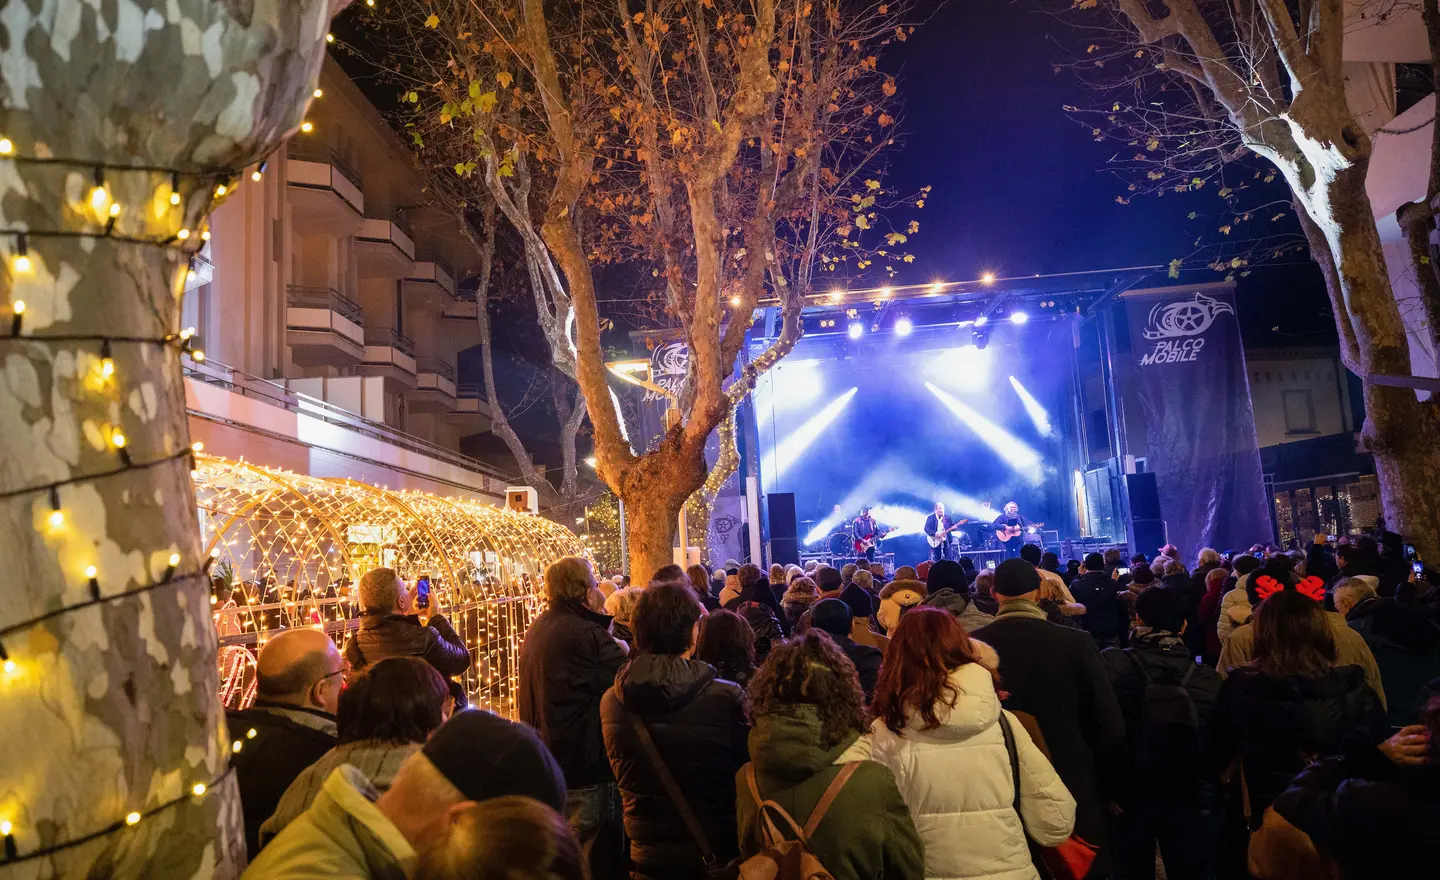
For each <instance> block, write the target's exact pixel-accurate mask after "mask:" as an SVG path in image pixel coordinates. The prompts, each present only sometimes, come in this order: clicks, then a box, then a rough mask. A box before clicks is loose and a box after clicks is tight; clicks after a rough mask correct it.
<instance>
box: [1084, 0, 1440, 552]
mask: <svg viewBox="0 0 1440 880" xmlns="http://www.w3.org/2000/svg"><path fill="white" fill-rule="evenodd" d="M1067 20H1068V21H1070V22H1072V23H1073V24H1076V25H1077V26H1079V27H1080V28H1081V29H1082V30H1081V31H1080V32H1081V33H1082V34H1083V37H1084V42H1083V45H1084V49H1083V51H1082V52H1080V53H1079V56H1080V60H1079V66H1080V68H1081V69H1083V70H1088V71H1089V72H1090V73H1091V75H1092V77H1093V78H1094V79H1098V80H1100V83H1099V84H1100V85H1101V87H1102V88H1103V89H1104V90H1105V91H1104V97H1103V101H1102V102H1101V104H1100V106H1098V107H1096V108H1090V110H1089V115H1088V118H1090V119H1092V120H1093V125H1094V134H1095V136H1096V137H1097V138H1102V139H1103V138H1106V137H1113V138H1115V139H1116V140H1117V141H1119V142H1121V143H1123V144H1124V145H1125V150H1126V152H1127V153H1129V154H1130V159H1129V160H1128V162H1129V164H1130V166H1131V167H1132V169H1134V170H1136V171H1139V172H1141V173H1140V174H1137V175H1135V178H1134V182H1133V188H1134V189H1138V190H1144V189H1147V188H1148V189H1151V190H1160V191H1174V190H1182V191H1189V190H1194V189H1200V188H1204V187H1207V186H1212V187H1215V188H1216V189H1218V190H1220V193H1221V195H1222V197H1224V196H1229V195H1230V194H1231V193H1232V192H1233V191H1234V190H1235V189H1236V182H1235V177H1232V178H1231V179H1230V180H1227V179H1225V178H1224V177H1223V176H1222V175H1224V174H1231V175H1234V176H1236V177H1238V178H1239V180H1241V181H1249V180H1251V179H1253V178H1254V176H1255V175H1257V174H1258V175H1261V180H1262V182H1263V175H1264V174H1267V173H1269V172H1268V168H1269V166H1273V168H1274V169H1275V171H1277V172H1278V174H1279V176H1280V178H1281V179H1283V180H1284V182H1285V183H1286V184H1287V185H1288V187H1289V191H1290V198H1291V202H1292V204H1293V209H1294V214H1295V217H1296V219H1297V220H1298V223H1299V226H1300V229H1301V231H1302V232H1303V235H1304V239H1305V241H1306V243H1307V244H1308V246H1309V250H1310V254H1311V256H1312V257H1313V259H1314V260H1315V261H1316V263H1318V264H1319V266H1320V270H1321V273H1322V275H1323V276H1324V278H1325V282H1326V286H1327V289H1328V291H1329V294H1330V301H1331V306H1332V309H1333V312H1334V315H1335V321H1336V329H1337V330H1338V332H1339V336H1340V353H1341V360H1342V362H1343V363H1344V364H1345V366H1346V367H1347V368H1348V369H1349V370H1350V371H1351V372H1353V373H1355V374H1356V375H1357V376H1359V377H1360V379H1361V381H1362V383H1363V388H1364V402H1365V409H1366V414H1367V418H1366V423H1365V426H1364V429H1363V431H1362V437H1363V440H1364V443H1365V445H1366V447H1367V448H1368V449H1369V450H1370V451H1371V453H1372V454H1373V455H1374V457H1375V463H1376V472H1377V474H1378V477H1379V483H1380V492H1381V498H1382V501H1383V503H1384V507H1385V511H1386V514H1387V521H1388V522H1389V524H1390V527H1391V528H1393V529H1395V530H1397V531H1401V532H1404V533H1405V534H1407V535H1409V536H1411V537H1413V539H1414V541H1415V543H1416V545H1417V547H1420V548H1421V549H1422V552H1428V553H1431V554H1437V553H1440V535H1437V530H1436V524H1437V522H1440V446H1437V445H1436V444H1435V442H1434V436H1435V433H1434V432H1435V428H1436V426H1437V416H1436V412H1435V407H1436V404H1435V403H1434V402H1433V401H1426V402H1421V401H1419V400H1417V399H1416V396H1415V393H1414V392H1413V391H1411V390H1409V389H1407V388H1399V387H1394V386H1391V385H1385V384H1382V383H1381V382H1379V381H1376V377H1383V376H1409V375H1410V374H1411V366H1410V355H1409V348H1408V343H1407V340H1406V334H1405V327H1404V324H1403V322H1402V320H1401V316H1400V312H1399V309H1398V307H1397V305H1396V301H1395V298H1394V295H1393V293H1392V290H1391V285H1390V279H1389V275H1388V273H1387V269H1386V265H1385V261H1384V256H1383V253H1382V250H1381V241H1380V235H1379V232H1378V229H1377V226H1376V221H1375V217H1374V215H1373V213H1372V210H1371V205H1370V200H1369V198H1368V196H1367V194H1366V189H1365V177H1366V173H1367V171H1368V169H1369V159H1370V154H1371V143H1370V138H1369V137H1368V135H1367V134H1366V132H1365V130H1364V128H1363V127H1362V126H1361V125H1360V124H1358V123H1357V122H1356V120H1355V117H1354V116H1353V114H1352V113H1351V111H1350V109H1349V107H1348V105H1347V103H1346V98H1345V88H1344V74H1343V71H1342V67H1341V44H1342V42H1343V39H1344V3H1343V0H1074V2H1073V4H1072V7H1071V14H1070V15H1069V16H1068V18H1067ZM1257 159H1258V160H1263V163H1267V164H1265V165H1263V166H1261V165H1256V164H1254V163H1255V161H1256V160H1257ZM1237 163H1238V164H1237ZM1245 163H1250V164H1245ZM1241 167H1244V168H1246V170H1245V171H1244V172H1240V173H1239V174H1238V175H1237V172H1239V169H1240V168H1241ZM1122 198H1123V197H1122ZM1272 213H1273V208H1266V209H1263V210H1261V211H1259V212H1257V213H1256V214H1253V215H1252V214H1242V213H1237V215H1236V217H1235V218H1234V222H1235V223H1237V224H1238V223H1244V222H1249V221H1251V220H1252V219H1257V218H1258V219H1263V218H1264V217H1266V216H1268V215H1270V214H1272ZM1229 225H1230V224H1227V228H1224V229H1222V230H1221V231H1222V232H1225V233H1229V232H1230V231H1231V229H1230V228H1228V227H1229ZM1231 259H1232V260H1235V261H1236V262H1235V263H1234V264H1233V265H1234V266H1235V267H1239V266H1242V265H1243V260H1244V258H1243V257H1239V256H1237V257H1232V258H1231ZM1177 268H1178V267H1177Z"/></svg>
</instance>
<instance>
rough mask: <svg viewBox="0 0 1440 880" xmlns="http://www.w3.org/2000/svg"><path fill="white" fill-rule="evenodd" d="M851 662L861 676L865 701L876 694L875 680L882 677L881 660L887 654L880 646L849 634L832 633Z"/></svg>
mask: <svg viewBox="0 0 1440 880" xmlns="http://www.w3.org/2000/svg"><path fill="white" fill-rule="evenodd" d="M830 638H832V639H834V640H835V644H836V645H838V646H839V647H840V650H842V651H844V652H845V656H846V657H849V658H850V662H851V663H854V664H855V673H856V674H857V675H858V676H860V690H862V691H864V692H865V702H866V703H869V702H870V698H871V697H873V696H875V681H876V679H878V678H879V677H880V661H881V660H884V659H885V654H884V653H883V652H881V650H880V649H879V648H872V647H871V646H869V645H862V644H860V643H859V642H857V641H855V640H854V639H852V638H850V637H849V636H837V635H833V634H832V635H830Z"/></svg>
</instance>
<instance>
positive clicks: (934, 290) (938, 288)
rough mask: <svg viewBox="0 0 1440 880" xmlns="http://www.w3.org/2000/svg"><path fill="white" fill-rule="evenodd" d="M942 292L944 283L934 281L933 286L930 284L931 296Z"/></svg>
mask: <svg viewBox="0 0 1440 880" xmlns="http://www.w3.org/2000/svg"><path fill="white" fill-rule="evenodd" d="M944 292H945V282H943V281H936V282H935V283H934V284H931V285H930V293H931V295H935V294H940V293H944Z"/></svg>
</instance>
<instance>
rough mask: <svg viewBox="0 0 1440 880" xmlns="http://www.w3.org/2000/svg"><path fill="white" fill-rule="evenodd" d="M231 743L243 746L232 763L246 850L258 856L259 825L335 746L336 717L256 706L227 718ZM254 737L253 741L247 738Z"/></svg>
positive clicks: (279, 706)
mask: <svg viewBox="0 0 1440 880" xmlns="http://www.w3.org/2000/svg"><path fill="white" fill-rule="evenodd" d="M225 716H226V720H227V722H228V723H229V726H230V733H231V735H232V737H234V738H235V739H237V740H240V741H241V742H242V743H244V745H243V746H242V747H241V749H240V751H238V752H236V753H235V755H234V756H233V757H232V758H231V759H230V764H231V766H232V767H234V768H235V781H236V782H237V783H238V785H239V789H240V809H241V812H242V814H243V816H244V819H245V849H246V851H247V852H248V853H249V855H250V857H251V858H254V856H255V853H257V852H259V851H260V825H261V823H263V822H264V821H265V820H266V819H269V818H270V814H271V813H273V812H275V805H276V804H278V803H280V799H281V797H282V796H283V795H284V794H285V790H286V789H287V788H289V787H290V784H291V783H292V782H294V781H295V778H296V777H298V776H300V775H301V774H302V773H303V772H304V771H305V768H306V767H309V766H310V765H311V764H313V763H315V762H316V761H318V760H319V759H320V757H321V756H323V755H324V754H325V753H326V752H328V751H330V749H331V748H333V747H334V745H335V717H334V716H333V715H330V714H328V713H326V712H321V711H319V710H318V709H302V708H300V707H298V706H287V705H283V704H280V703H270V702H266V701H264V700H257V701H256V702H255V703H254V704H252V705H251V706H250V708H248V709H243V710H228V711H226V713H225ZM250 731H254V733H255V735H254V736H248V735H247V734H248V733H249V732H250Z"/></svg>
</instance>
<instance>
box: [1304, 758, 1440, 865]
mask: <svg viewBox="0 0 1440 880" xmlns="http://www.w3.org/2000/svg"><path fill="white" fill-rule="evenodd" d="M1275 812H1277V813H1279V814H1280V815H1281V816H1282V817H1284V819H1285V821H1287V822H1289V823H1290V824H1291V825H1294V826H1295V827H1296V828H1299V829H1300V830H1301V831H1303V832H1305V834H1306V835H1308V836H1309V838H1310V840H1311V842H1312V843H1314V844H1315V848H1316V849H1318V850H1319V851H1320V852H1321V853H1324V854H1325V855H1327V856H1329V857H1330V858H1333V859H1334V860H1335V861H1336V862H1338V863H1339V865H1340V870H1341V872H1342V876H1344V877H1346V878H1348V880H1391V878H1396V877H1428V876H1433V875H1434V871H1435V868H1436V865H1440V835H1437V834H1436V833H1435V829H1436V828H1440V766H1436V765H1433V764H1431V765H1426V766H1420V767H1398V766H1396V765H1395V764H1392V763H1391V762H1390V761H1388V760H1386V758H1385V757H1384V756H1383V755H1381V754H1380V752H1379V750H1378V749H1363V750H1357V751H1355V752H1354V753H1352V754H1350V755H1347V756H1346V757H1344V758H1339V759H1332V760H1328V761H1320V762H1318V763H1315V764H1312V765H1310V767H1308V768H1307V769H1306V770H1305V772H1304V773H1301V774H1300V775H1299V776H1297V777H1296V778H1295V781H1294V782H1292V783H1290V787H1289V788H1287V789H1286V790H1285V792H1284V793H1283V794H1281V795H1280V796H1279V797H1278V798H1276V799H1275Z"/></svg>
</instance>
